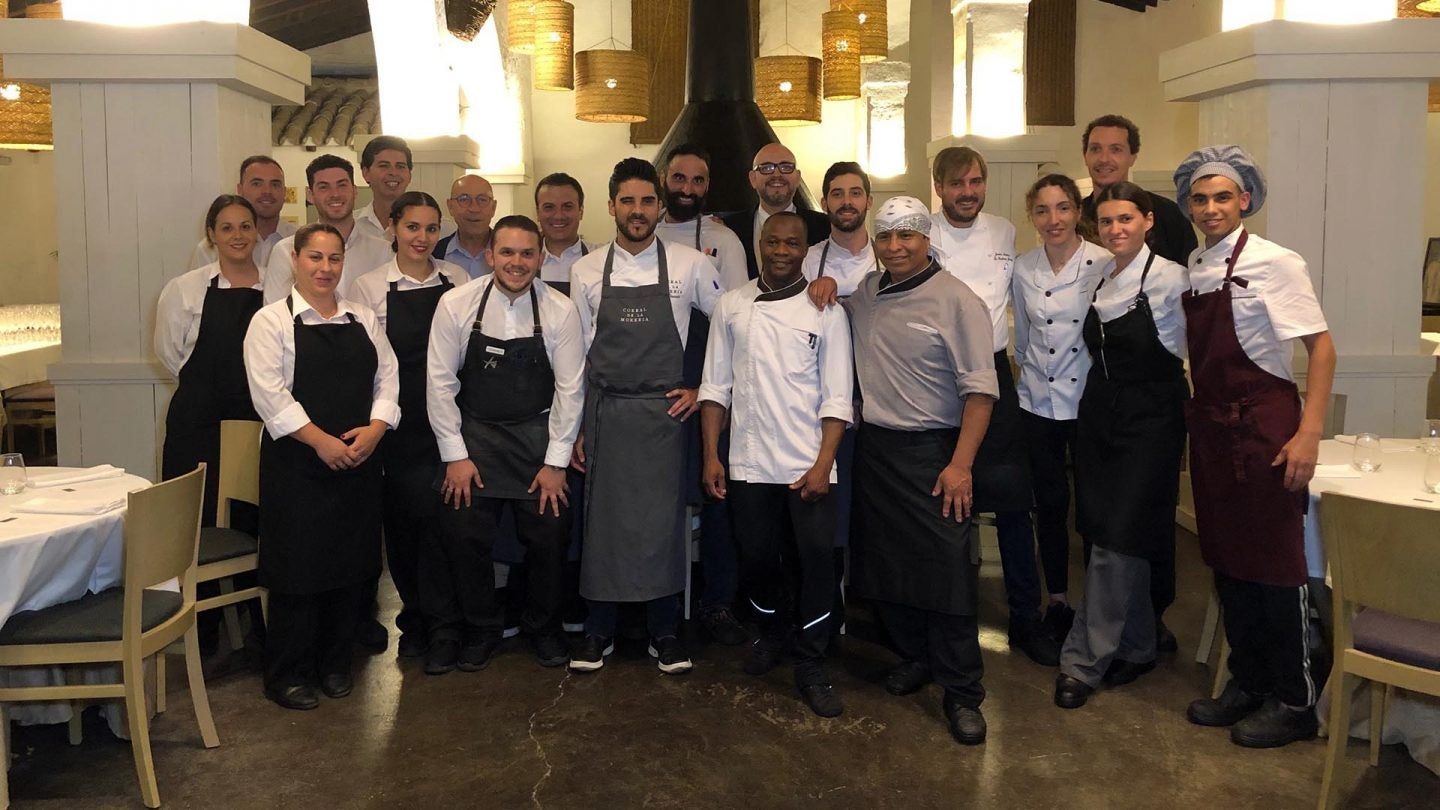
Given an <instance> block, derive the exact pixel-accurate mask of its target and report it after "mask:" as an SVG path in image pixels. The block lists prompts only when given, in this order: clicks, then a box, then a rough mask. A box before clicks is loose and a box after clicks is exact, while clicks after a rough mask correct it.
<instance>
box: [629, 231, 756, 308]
mask: <svg viewBox="0 0 1440 810" xmlns="http://www.w3.org/2000/svg"><path fill="white" fill-rule="evenodd" d="M696 222H699V223H700V247H698V248H696V249H697V250H699V251H700V252H701V253H704V254H705V255H706V257H708V258H709V259H710V263H711V264H713V265H715V272H717V273H719V274H720V286H721V287H724V288H725V289H726V290H734V289H737V288H739V287H743V286H745V285H746V284H747V283H748V282H749V281H750V271H749V269H747V266H746V264H745V246H744V245H742V244H740V237H738V236H736V235H735V232H734V231H732V230H730V229H729V228H727V227H725V225H724V224H723V223H719V222H716V221H715V220H713V219H710V217H709V216H708V215H706V214H701V215H699V216H698V217H696V218H695V219H692V220H690V221H689V222H666V221H664V220H663V219H662V220H661V221H660V224H659V225H657V226H655V235H656V236H657V237H659V238H660V239H663V240H664V241H666V242H674V243H676V244H679V245H688V246H689V247H692V248H693V247H695V223H696ZM755 255H756V256H757V257H758V256H759V255H760V254H758V253H757V254H755Z"/></svg>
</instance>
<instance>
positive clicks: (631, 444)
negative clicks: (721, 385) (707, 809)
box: [570, 158, 721, 675]
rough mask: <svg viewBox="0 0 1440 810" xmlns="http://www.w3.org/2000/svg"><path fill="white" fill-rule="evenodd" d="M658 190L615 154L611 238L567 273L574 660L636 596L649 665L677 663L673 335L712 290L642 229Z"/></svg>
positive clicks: (676, 342)
mask: <svg viewBox="0 0 1440 810" xmlns="http://www.w3.org/2000/svg"><path fill="white" fill-rule="evenodd" d="M662 197H663V192H662V189H661V186H660V178H659V176H658V175H657V174H656V172H655V167H654V166H652V165H650V164H649V163H648V162H646V161H644V160H640V159H639V158H626V159H625V160H622V161H620V162H619V163H617V164H615V171H614V172H613V173H612V174H611V175H610V204H609V207H610V213H611V215H612V216H614V217H615V240H614V241H613V242H611V243H610V244H609V245H606V246H604V247H601V248H597V249H596V250H594V251H592V252H591V253H590V254H589V255H588V256H586V257H585V258H583V259H581V260H579V261H577V262H576V263H575V265H574V266H573V267H572V268H571V272H570V284H571V287H570V296H571V298H572V299H574V301H575V304H576V308H577V310H578V312H579V315H580V325H581V329H582V331H583V332H584V334H585V341H586V345H587V347H588V348H587V360H588V362H589V379H588V381H587V387H588V391H587V396H586V409H585V422H584V428H583V436H584V438H583V440H582V441H581V442H578V443H577V446H576V448H575V459H574V461H575V464H576V466H577V467H580V468H583V470H584V471H585V473H586V478H585V514H584V517H583V520H584V521H585V547H584V549H583V550H582V552H581V557H580V594H581V595H582V596H584V597H585V599H586V600H587V601H588V602H589V607H590V613H589V616H588V618H587V619H586V622H585V639H584V641H583V642H582V643H581V645H580V648H579V649H578V650H576V651H575V652H574V653H573V654H572V655H571V657H570V668H571V669H572V670H573V671H576V672H594V671H595V670H598V669H600V668H601V667H602V666H604V663H605V656H606V655H607V654H609V653H610V652H611V650H613V648H614V644H613V639H614V637H615V624H616V620H617V616H618V611H619V603H621V602H644V603H646V624H647V626H648V628H649V631H650V639H651V644H650V653H651V655H652V656H654V657H655V658H656V659H658V661H659V667H660V671H661V672H664V673H667V674H677V675H678V674H681V673H684V672H688V671H689V670H690V659H689V657H688V656H687V655H686V653H685V651H684V649H683V647H682V645H681V644H680V642H679V639H678V638H677V637H676V633H677V631H678V628H679V620H680V600H679V598H678V594H679V593H680V591H682V590H684V588H685V543H686V542H687V539H688V534H689V533H688V532H687V531H686V530H685V528H686V527H685V526H684V525H683V523H684V520H683V518H684V514H685V511H684V510H685V489H686V488H685V483H684V480H683V479H684V476H683V470H684V463H685V456H684V452H685V446H684V440H685V437H684V431H683V428H682V424H681V423H682V422H683V421H684V420H685V419H687V418H689V417H690V416H691V415H692V414H694V413H695V411H696V410H698V408H699V403H698V399H697V393H696V391H695V389H693V388H685V387H684V369H683V365H684V352H685V345H684V344H685V338H686V336H687V334H688V332H689V328H690V310H691V308H692V307H693V308H695V309H698V310H700V311H701V312H702V313H703V314H704V315H705V316H706V317H709V315H710V313H711V312H712V311H714V309H715V303H716V302H717V301H718V300H719V298H720V294H721V289H720V280H719V277H718V276H717V275H716V274H715V268H714V267H713V266H712V265H711V264H710V261H709V260H708V259H706V258H705V256H704V255H702V254H701V253H700V252H698V251H696V250H695V249H694V248H690V247H687V246H685V245H677V244H672V243H668V242H666V243H662V242H661V241H660V240H659V239H656V238H655V225H656V223H658V222H659V220H660V211H661V204H660V201H661V199H662Z"/></svg>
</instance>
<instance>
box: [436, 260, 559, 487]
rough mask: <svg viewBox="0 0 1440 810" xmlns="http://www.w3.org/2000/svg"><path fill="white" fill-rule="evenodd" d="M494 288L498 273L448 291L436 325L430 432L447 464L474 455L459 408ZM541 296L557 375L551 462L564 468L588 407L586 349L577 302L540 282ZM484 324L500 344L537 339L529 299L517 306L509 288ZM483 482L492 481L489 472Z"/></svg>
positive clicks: (495, 298) (498, 294) (519, 299)
mask: <svg viewBox="0 0 1440 810" xmlns="http://www.w3.org/2000/svg"><path fill="white" fill-rule="evenodd" d="M494 283H495V277H494V276H493V275H491V276H486V277H485V278H482V279H479V280H477V281H476V282H475V283H474V284H469V285H466V286H464V287H457V288H455V289H453V290H451V291H450V292H447V293H445V295H443V296H441V298H440V306H439V307H437V308H436V310H435V320H434V321H433V322H431V324H430V353H429V358H428V361H427V370H426V373H427V379H428V381H427V383H426V386H425V406H426V410H427V411H428V413H429V415H430V428H431V429H432V430H434V431H435V441H436V443H437V444H438V445H439V447H440V460H441V461H444V462H447V463H448V462H451V461H459V460H460V459H462V458H467V457H468V456H469V451H468V450H466V448H465V439H464V438H463V437H462V436H461V434H460V421H461V420H460V406H459V405H458V404H456V402H455V397H456V396H458V395H459V394H460V378H459V374H460V369H461V367H463V366H464V365H465V355H466V354H467V353H468V352H469V350H470V330H471V329H472V328H473V327H474V325H475V319H476V315H477V313H478V312H479V311H480V299H481V298H483V297H484V295H485V290H487V289H488V288H489V287H490V286H491V285H492V284H494ZM502 289H503V288H502ZM535 290H536V293H537V296H538V298H539V302H540V325H541V327H542V328H543V329H544V332H543V337H544V341H545V355H546V356H547V357H549V358H550V368H551V370H552V371H553V372H554V374H555V396H554V397H553V398H552V399H551V400H550V443H549V445H548V446H547V447H546V449H545V463H546V464H548V465H550V466H552V467H564V466H566V465H568V464H569V463H570V450H571V448H572V447H573V446H574V444H575V437H576V436H577V435H578V434H579V432H580V416H581V414H582V413H583V412H584V409H585V346H584V341H582V340H581V335H580V319H579V317H578V316H577V314H576V312H575V304H574V303H573V302H572V301H571V300H570V299H569V298H566V297H565V296H563V295H561V294H560V293H558V292H556V291H555V290H554V289H553V288H551V287H550V286H548V285H546V284H545V283H544V282H543V281H536V282H535ZM484 325H485V328H484V331H483V334H485V335H487V336H489V337H492V338H496V339H498V340H513V339H515V338H522V337H530V336H531V335H533V334H535V319H534V313H533V312H532V311H531V307H530V293H529V292H526V293H524V294H522V295H519V296H516V297H515V300H514V301H511V300H510V298H509V296H507V295H505V294H504V292H503V291H502V290H497V291H495V292H493V293H491V294H490V300H489V301H488V302H486V304H485V318H484ZM482 463H483V460H482ZM480 476H481V478H484V476H485V471H484V468H483V467H482V468H481V471H480Z"/></svg>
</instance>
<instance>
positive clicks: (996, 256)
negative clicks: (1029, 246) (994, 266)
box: [990, 253, 1015, 262]
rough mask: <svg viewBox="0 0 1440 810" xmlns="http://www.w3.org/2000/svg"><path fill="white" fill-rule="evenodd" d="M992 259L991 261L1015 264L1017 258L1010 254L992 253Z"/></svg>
mask: <svg viewBox="0 0 1440 810" xmlns="http://www.w3.org/2000/svg"><path fill="white" fill-rule="evenodd" d="M990 259H991V261H997V262H1013V261H1015V256H1014V255H1013V254H1010V253H991V254H990Z"/></svg>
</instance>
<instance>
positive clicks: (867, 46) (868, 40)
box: [830, 0, 890, 62]
mask: <svg viewBox="0 0 1440 810" xmlns="http://www.w3.org/2000/svg"><path fill="white" fill-rule="evenodd" d="M830 8H831V10H832V11H848V12H850V13H851V14H854V15H855V22H856V24H858V25H859V26H860V61H861V62H883V61H885V60H886V59H889V58H890V31H889V28H888V26H889V24H890V22H889V15H888V13H887V12H886V10H885V0H832V2H831V4H830Z"/></svg>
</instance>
